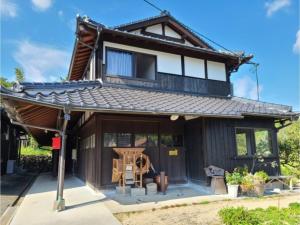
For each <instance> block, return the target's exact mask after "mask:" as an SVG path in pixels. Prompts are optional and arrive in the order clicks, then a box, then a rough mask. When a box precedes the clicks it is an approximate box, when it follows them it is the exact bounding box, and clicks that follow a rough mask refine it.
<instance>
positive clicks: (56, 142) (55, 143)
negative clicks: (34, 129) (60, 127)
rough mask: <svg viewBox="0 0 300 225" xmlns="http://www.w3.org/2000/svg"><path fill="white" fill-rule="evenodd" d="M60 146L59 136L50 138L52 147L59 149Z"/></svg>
mask: <svg viewBox="0 0 300 225" xmlns="http://www.w3.org/2000/svg"><path fill="white" fill-rule="evenodd" d="M60 147H61V138H60V137H54V138H52V149H53V150H59V149H60Z"/></svg>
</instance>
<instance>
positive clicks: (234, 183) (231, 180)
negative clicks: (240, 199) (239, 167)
mask: <svg viewBox="0 0 300 225" xmlns="http://www.w3.org/2000/svg"><path fill="white" fill-rule="evenodd" d="M225 177H226V183H227V188H228V195H229V196H230V197H232V198H237V196H238V191H239V185H240V183H241V181H242V175H241V174H240V173H238V172H235V171H234V172H232V173H229V172H226V174H225Z"/></svg>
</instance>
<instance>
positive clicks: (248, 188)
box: [240, 173, 254, 196]
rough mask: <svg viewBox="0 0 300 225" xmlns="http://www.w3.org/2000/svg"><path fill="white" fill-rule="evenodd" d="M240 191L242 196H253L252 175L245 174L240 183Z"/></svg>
mask: <svg viewBox="0 0 300 225" xmlns="http://www.w3.org/2000/svg"><path fill="white" fill-rule="evenodd" d="M240 186H241V191H242V193H243V194H246V195H248V196H253V195H254V175H253V174H251V173H247V174H246V175H245V176H244V177H243V178H242V182H241V185H240Z"/></svg>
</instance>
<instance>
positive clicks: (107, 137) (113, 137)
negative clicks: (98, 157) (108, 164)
mask: <svg viewBox="0 0 300 225" xmlns="http://www.w3.org/2000/svg"><path fill="white" fill-rule="evenodd" d="M104 147H117V134H115V133H104Z"/></svg>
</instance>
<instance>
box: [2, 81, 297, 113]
mask: <svg viewBox="0 0 300 225" xmlns="http://www.w3.org/2000/svg"><path fill="white" fill-rule="evenodd" d="M1 96H2V98H10V99H19V100H22V101H29V102H34V103H37V104H44V105H49V106H51V105H52V106H56V107H69V108H71V109H72V110H78V111H79V110H80V111H81V110H94V111H100V112H107V111H109V112H124V113H143V114H161V115H163V114H165V115H171V114H179V115H194V116H215V117H242V116H245V115H256V116H271V117H275V118H280V117H292V116H295V115H296V113H294V112H292V109H291V107H289V106H284V105H277V104H271V103H264V102H258V101H253V100H248V99H243V98H238V97H233V98H218V97H208V96H200V95H191V94H184V93H174V92H164V91H158V90H145V89H137V88H135V89H133V88H130V87H122V86H117V85H104V86H103V85H102V83H101V82H100V81H71V82H63V83H22V84H21V85H15V87H14V88H13V89H12V90H9V89H6V88H3V87H1Z"/></svg>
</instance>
